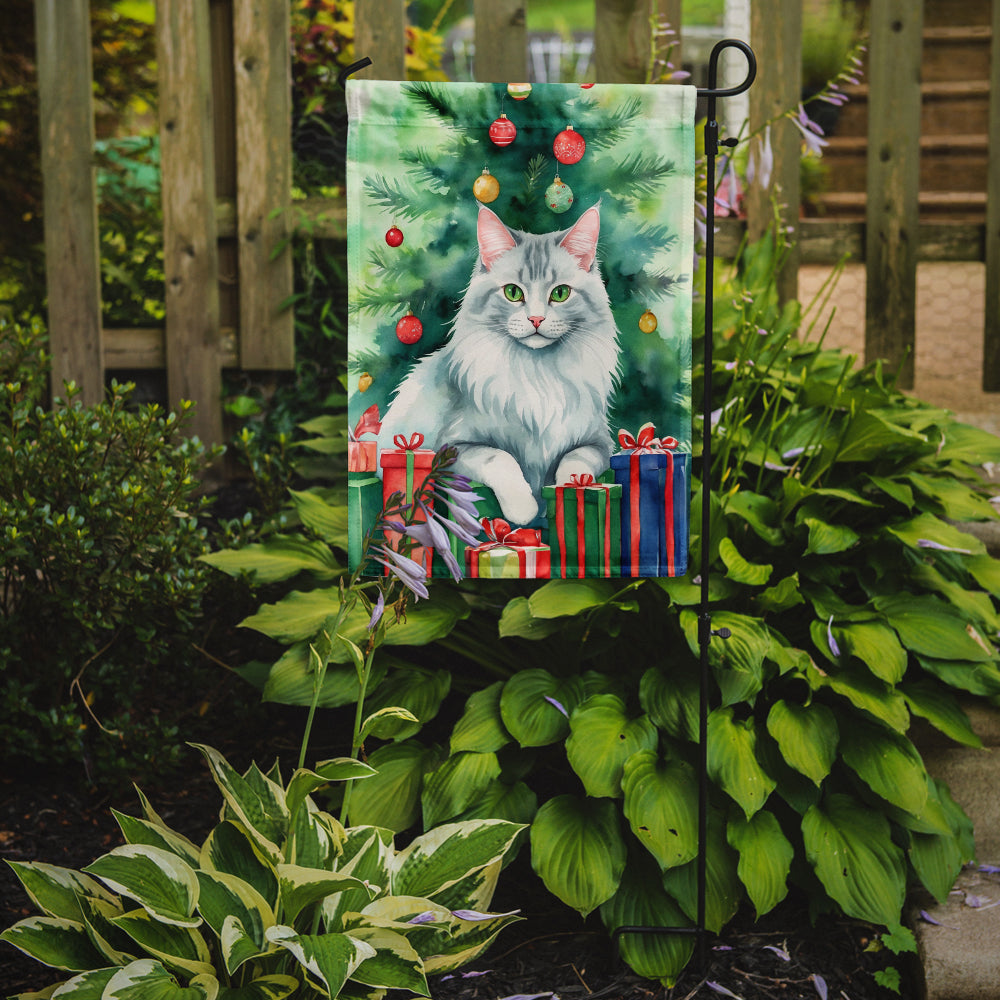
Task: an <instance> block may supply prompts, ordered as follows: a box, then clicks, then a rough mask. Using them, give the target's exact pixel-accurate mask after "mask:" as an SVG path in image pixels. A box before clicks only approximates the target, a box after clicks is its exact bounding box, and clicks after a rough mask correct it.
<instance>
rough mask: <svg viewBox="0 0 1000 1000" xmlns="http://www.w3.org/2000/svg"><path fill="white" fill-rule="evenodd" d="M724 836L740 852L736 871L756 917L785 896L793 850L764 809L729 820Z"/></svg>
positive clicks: (777, 825)
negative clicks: (755, 912) (747, 817)
mask: <svg viewBox="0 0 1000 1000" xmlns="http://www.w3.org/2000/svg"><path fill="white" fill-rule="evenodd" d="M726 836H727V838H728V840H729V845H730V847H733V848H735V849H736V850H737V851H739V853H740V860H739V864H738V865H737V868H736V873H737V874H738V875H739V877H740V881H741V882H742V883H743V884H744V885H745V886H746V890H747V895H748V896H749V897H750V902H751V903H753V905H754V909H756V911H757V917H758V918H760V917H762V916H763V915H764V914H765V913H768V912H769V911H770V910H772V909H774V907H775V906H777V905H778V903H780V902H781V901H782V900H783V899H784V898H785V896H786V895H788V872H789V870H790V869H791V865H792V857H793V856H794V854H795V849H794V848H793V847H792V845H791V844H790V843H789V842H788V838H787V837H786V836H785V835H784V833H782V832H781V826H780V825H779V824H778V820H777V819H776V818H775V816H774V813H770V812H768V811H767V810H766V809H762V810H761V811H760V812H758V813H755V814H754V815H753V817H751V818H750V819H746V818H745V817H743V816H737V817H735V818H734V819H731V820H730V821H729V826H728V828H727V830H726Z"/></svg>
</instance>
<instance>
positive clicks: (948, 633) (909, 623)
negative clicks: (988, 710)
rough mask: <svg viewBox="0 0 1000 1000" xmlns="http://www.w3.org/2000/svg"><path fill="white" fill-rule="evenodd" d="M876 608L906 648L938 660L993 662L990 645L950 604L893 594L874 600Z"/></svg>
mask: <svg viewBox="0 0 1000 1000" xmlns="http://www.w3.org/2000/svg"><path fill="white" fill-rule="evenodd" d="M875 607H876V608H878V610H879V611H881V612H882V614H884V615H885V617H886V618H887V619H888V621H889V624H890V625H891V626H892V627H893V628H894V629H895V630H896V631H897V632H898V633H899V638H900V639H901V640H902V643H903V645H904V646H906V647H907V648H908V649H911V650H913V651H914V652H915V653H919V654H921V655H923V656H932V657H934V658H936V659H939V660H970V661H972V662H975V663H982V662H985V661H986V660H994V659H995V658H996V653H995V651H994V650H993V648H992V647H991V646H990V645H989V643H988V642H987V641H986V640H985V639H984V638H983V636H982V635H980V633H979V632H978V631H977V630H976V628H975V626H973V625H972V624H970V623H968V622H967V621H966V620H965V618H963V617H962V615H960V614H958V613H957V612H956V611H954V610H953V609H952V608H951V607H949V606H948V605H947V604H944V603H942V602H941V601H939V600H938V599H937V598H935V597H909V596H906V595H892V596H882V597H876V598H875Z"/></svg>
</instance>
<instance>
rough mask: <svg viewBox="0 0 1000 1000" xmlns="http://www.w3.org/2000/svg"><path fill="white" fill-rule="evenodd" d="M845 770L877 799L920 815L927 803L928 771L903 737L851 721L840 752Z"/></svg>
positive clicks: (868, 724) (867, 724)
mask: <svg viewBox="0 0 1000 1000" xmlns="http://www.w3.org/2000/svg"><path fill="white" fill-rule="evenodd" d="M840 752H841V755H842V756H843V758H844V761H845V762H846V764H847V766H848V767H850V768H851V770H853V771H854V773H855V774H857V775H858V777H859V778H861V780H862V781H864V782H865V783H866V784H867V785H868V787H869V788H871V790H872V791H873V792H875V794H876V795H881V796H882V798H883V799H886V800H887V801H889V802H891V803H892V804H893V805H894V806H898V807H899V808H900V809H903V810H904V811H906V812H908V813H913V814H914V815H919V814H920V813H921V812H922V811H923V808H924V805H925V803H926V802H927V771H926V770H925V769H924V762H923V760H921V757H920V754H919V753H918V752H917V750H916V748H915V747H914V746H913V744H912V743H911V742H910V740H909V739H908V738H907V737H906V736H902V735H900V734H899V733H894V732H892V731H891V730H888V729H883V728H882V727H881V726H876V725H873V724H871V723H868V722H864V721H862V720H861V719H854V720H852V724H851V731H850V738H849V739H846V740H844V741H843V745H842V746H841V749H840Z"/></svg>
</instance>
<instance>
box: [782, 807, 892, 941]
mask: <svg viewBox="0 0 1000 1000" xmlns="http://www.w3.org/2000/svg"><path fill="white" fill-rule="evenodd" d="M802 836H803V840H804V842H805V849H806V857H807V859H808V860H809V863H810V864H811V865H812V866H813V868H814V869H815V871H816V875H817V876H818V877H819V880H820V882H822V883H823V887H824V888H825V889H826V891H827V892H828V893H829V894H830V896H831V898H832V899H834V900H836V902H838V903H839V904H840V907H841V909H842V910H843V911H844V912H845V913H846V914H847V915H848V916H849V917H855V918H857V919H858V920H868V921H870V922H871V923H873V924H884V925H892V924H897V923H899V914H900V911H901V909H902V907H903V898H904V894H905V891H906V866H905V864H904V862H903V852H902V850H901V849H900V848H899V847H897V846H896V845H895V844H894V843H893V842H892V835H891V832H890V829H889V822H888V820H887V819H886V818H885V816H883V815H882V813H880V812H878V811H877V810H874V809H870V808H868V807H866V806H864V805H862V804H861V803H860V802H858V801H857V800H856V799H853V798H851V796H849V795H843V794H834V795H830V796H828V797H827V798H826V799H825V800H824V801H823V802H822V803H820V804H819V805H815V806H813V807H812V808H811V809H810V810H809V811H808V812H807V813H806V814H805V816H804V817H803V820H802Z"/></svg>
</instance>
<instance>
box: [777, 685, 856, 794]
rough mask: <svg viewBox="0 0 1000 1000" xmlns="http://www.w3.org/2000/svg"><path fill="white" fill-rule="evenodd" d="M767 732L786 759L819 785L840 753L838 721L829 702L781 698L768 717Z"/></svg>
mask: <svg viewBox="0 0 1000 1000" xmlns="http://www.w3.org/2000/svg"><path fill="white" fill-rule="evenodd" d="M767 731H768V732H769V733H770V734H771V735H772V736H773V737H774V739H775V740H776V741H777V743H778V746H779V747H780V748H781V756H782V757H784V759H785V761H786V762H787V763H788V764H790V765H791V766H792V767H794V768H795V770H796V771H799V772H800V773H802V774H804V775H805V776H806V777H807V778H809V779H811V780H812V782H813V783H814V784H815V785H817V786H819V784H820V782H822V780H823V779H824V778H825V777H826V776H827V775H828V774H829V773H830V769H831V768H832V767H833V762H834V760H835V759H836V756H837V741H838V739H839V732H838V729H837V720H836V718H834V715H833V712H831V711H830V709H829V708H827V707H826V705H821V704H819V703H818V702H812V703H810V704H809V705H798V704H796V703H795V702H789V701H784V700H780V699H779V700H778V701H776V702H775V703H774V704H773V705H772V706H771V711H770V712H769V713H768V716H767Z"/></svg>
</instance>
